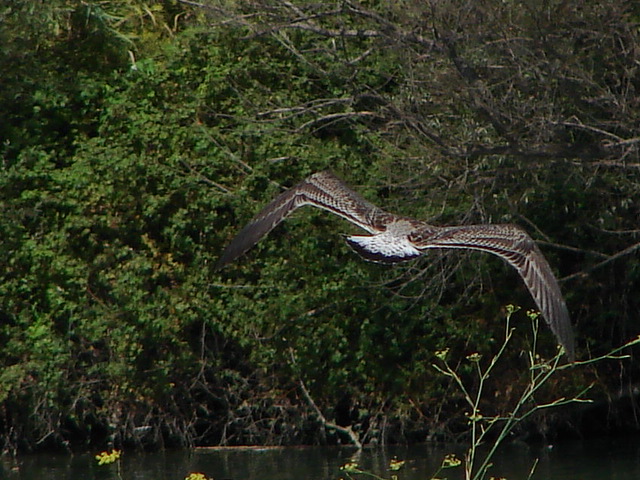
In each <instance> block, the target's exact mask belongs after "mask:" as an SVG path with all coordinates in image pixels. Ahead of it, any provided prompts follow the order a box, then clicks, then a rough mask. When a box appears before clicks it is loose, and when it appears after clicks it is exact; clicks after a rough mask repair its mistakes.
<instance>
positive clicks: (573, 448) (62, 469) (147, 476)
mask: <svg viewBox="0 0 640 480" xmlns="http://www.w3.org/2000/svg"><path fill="white" fill-rule="evenodd" d="M96 453H97V452H96ZM448 453H456V454H457V455H458V456H459V457H462V456H463V455H464V449H463V448H462V447H459V446H450V447H448V446H442V445H418V446H412V447H399V446H398V447H388V448H365V449H364V450H363V451H362V452H361V453H360V454H359V455H358V454H357V452H356V450H355V449H353V448H350V447H301V448H248V449H247V448H241V449H196V450H191V451H166V452H159V453H147V454H134V453H132V454H128V453H127V452H126V451H125V452H124V454H123V456H122V459H121V462H120V475H121V478H122V480H183V479H184V478H185V477H186V476H187V475H189V473H192V472H201V473H204V474H205V475H206V476H207V477H211V478H214V479H215V480H294V479H295V480H337V479H339V478H345V474H344V473H343V472H342V471H341V470H340V466H342V465H344V464H345V463H347V462H350V461H352V460H356V461H357V462H358V463H359V465H360V466H361V468H362V469H364V470H366V471H369V472H372V473H375V474H377V475H380V476H381V477H383V478H385V479H388V478H390V477H391V475H392V474H397V475H398V480H426V479H429V478H431V476H432V475H433V474H434V472H435V471H436V470H437V468H438V466H439V465H440V463H441V461H442V458H443V457H444V455H446V454H448ZM394 457H397V458H398V459H400V460H405V461H406V463H405V465H404V467H403V468H402V469H401V470H400V471H398V472H390V471H389V470H388V465H389V462H390V460H391V459H392V458H394ZM534 465H535V471H534V474H533V476H532V477H531V478H533V479H537V480H638V479H640V438H638V437H632V438H623V439H599V440H588V441H587V440H584V441H574V442H566V443H560V444H557V445H553V446H546V445H539V446H531V445H526V444H511V445H507V446H505V447H504V448H503V449H501V451H500V452H499V455H498V456H496V458H495V462H494V467H493V468H492V470H490V474H491V475H493V476H495V477H506V478H507V479H509V480H524V479H527V478H528V476H529V473H530V471H531V469H532V467H533V466H534ZM439 476H440V477H447V478H449V479H450V480H456V479H462V478H464V476H463V473H462V471H461V469H460V468H458V469H450V470H447V471H446V472H441V473H440V475H439ZM353 477H354V478H362V479H369V478H371V477H365V476H361V475H353ZM118 478H120V477H118V467H117V465H108V466H98V464H97V461H96V460H95V458H94V455H89V454H84V455H51V454H46V455H45V454H39V455H24V456H20V457H18V459H17V460H14V459H11V458H3V459H2V460H1V461H0V479H2V480H4V479H7V480H45V479H46V480H48V479H55V480H58V479H60V480H109V479H118Z"/></svg>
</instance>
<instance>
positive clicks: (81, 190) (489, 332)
mask: <svg viewBox="0 0 640 480" xmlns="http://www.w3.org/2000/svg"><path fill="white" fill-rule="evenodd" d="M294 3H295V8H297V9H300V11H295V9H292V7H291V6H288V7H287V8H284V7H282V8H276V6H274V5H272V4H271V2H265V3H264V4H260V3H256V4H255V5H254V4H253V3H250V4H244V3H238V4H236V3H235V2H232V4H231V5H230V6H228V7H229V10H227V11H225V10H221V9H220V8H218V7H219V6H218V7H216V8H214V7H213V6H211V7H210V8H204V9H200V8H195V7H190V6H187V5H186V4H184V3H182V2H171V1H154V2H139V1H137V0H123V1H112V2H102V3H99V4H98V3H91V2H89V3H87V2H75V1H71V0H56V1H53V2H48V3H46V5H45V4H42V5H39V7H38V8H35V7H34V6H33V2H27V1H15V2H10V3H9V4H7V5H4V6H2V7H0V22H2V25H3V28H2V30H1V31H0V41H1V42H2V45H3V49H2V51H1V52H0V66H1V67H2V68H1V70H0V71H1V72H2V85H3V88H2V90H1V91H0V111H1V112H2V114H3V120H4V121H3V122H2V124H0V139H1V140H2V145H1V146H0V155H1V156H2V164H1V166H0V169H1V175H0V208H1V210H2V212H3V215H1V216H0V231H1V232H2V234H1V235H0V258H1V259H2V260H0V262H1V267H2V268H0V344H2V345H3V348H2V350H0V365H2V368H1V369H0V403H1V404H2V408H1V409H0V411H1V412H2V414H1V415H0V438H2V445H3V448H4V449H14V448H18V447H19V448H25V449H29V448H32V449H33V448H43V447H46V446H60V445H64V444H66V442H67V441H71V442H72V443H73V442H77V444H78V445H81V444H84V442H103V443H105V442H116V443H122V442H132V443H144V442H145V441H149V439H140V437H139V435H138V434H137V433H136V432H137V430H136V428H137V427H140V426H148V425H152V427H153V428H154V429H155V430H154V431H155V432H156V433H157V432H162V433H163V435H164V437H165V438H166V439H168V441H172V442H174V443H180V444H189V443H194V442H199V443H203V442H204V443H206V442H208V443H215V442H218V443H242V442H248V441H256V442H271V443H277V442H281V443H283V442H284V443H286V442H288V441H291V442H293V441H297V442H318V441H332V440H331V439H329V440H327V439H326V438H322V436H321V435H319V434H318V433H317V430H318V422H317V421H316V422H315V423H314V420H313V419H312V418H310V417H313V415H312V414H310V413H308V411H307V410H306V407H305V399H304V397H303V396H301V395H300V392H299V391H298V390H297V386H298V383H299V381H301V380H302V381H304V383H305V384H306V385H308V386H309V390H310V392H311V395H312V397H313V398H314V399H315V401H316V402H317V404H318V405H320V408H321V410H322V411H325V412H333V413H332V414H331V415H333V416H334V417H336V418H340V421H341V422H343V423H344V425H353V426H354V429H356V430H358V431H359V434H360V435H361V436H362V438H365V439H373V438H376V439H379V436H380V435H382V433H381V431H382V429H381V428H380V425H381V424H383V423H384V424H385V425H386V424H387V423H385V422H387V421H388V420H389V419H390V421H391V423H393V424H394V425H396V428H395V429H389V430H388V431H391V432H392V433H390V434H388V435H389V436H390V439H391V440H401V439H402V440H404V439H405V438H406V435H407V433H406V432H407V431H408V430H411V429H414V430H415V431H424V430H425V428H428V427H432V425H425V423H424V422H425V421H426V420H425V418H427V416H426V415H425V413H428V414H432V413H434V412H440V411H441V410H442V409H443V408H446V409H448V411H455V409H456V408H458V405H456V404H455V402H450V403H449V402H447V401H445V400H444V399H445V398H446V395H447V394H448V392H449V391H448V390H447V386H446V385H444V384H443V383H442V382H441V381H440V380H439V379H437V378H435V377H434V375H433V372H432V371H431V368H430V365H431V363H432V361H433V352H435V351H437V350H439V349H442V348H444V347H445V346H447V347H451V351H452V354H455V355H456V356H457V357H459V358H463V357H464V356H465V355H466V354H468V353H469V351H478V352H479V353H481V354H487V353H488V352H490V351H492V349H494V348H495V346H496V340H495V339H496V338H497V335H498V334H499V333H500V328H499V326H495V325H494V323H493V320H494V319H495V318H498V317H499V316H500V312H499V310H500V306H501V305H504V304H507V303H511V302H517V303H522V302H527V301H529V300H528V295H527V294H526V292H525V291H524V290H523V289H522V288H521V287H517V288H514V281H513V280H514V278H516V277H515V276H513V275H512V272H509V271H508V270H507V269H505V268H503V267H502V266H501V264H500V262H497V261H496V260H495V259H492V258H485V257H483V256H479V255H448V256H441V255H440V254H438V253H437V252H434V253H433V254H432V255H430V256H429V257H427V258H426V259H423V260H420V261H417V262H413V263H411V264H409V265H405V266H399V267H394V268H387V267H383V266H379V265H369V264H364V263H363V262H361V261H360V259H359V258H357V257H356V256H355V255H353V254H352V253H351V252H350V251H349V250H348V248H347V247H346V246H345V245H344V243H343V242H342V240H341V238H340V236H339V235H336V232H342V231H343V230H344V231H348V230H347V229H348V228H349V227H348V226H346V225H345V223H344V222H342V221H341V220H339V219H336V218H332V217H330V216H328V215H326V214H325V213H323V212H312V213H309V215H308V216H302V215H301V216H294V217H293V218H291V219H290V221H288V222H287V223H285V224H284V225H282V226H280V227H278V229H276V230H275V231H274V232H273V233H272V234H271V235H270V237H269V239H268V240H266V241H264V242H261V243H260V244H259V245H258V246H257V247H256V248H255V249H253V250H252V251H251V252H250V253H249V254H248V257H249V258H248V259H243V260H241V261H240V262H238V264H236V265H233V266H231V267H228V268H227V269H225V270H224V271H222V272H216V271H214V269H213V265H215V262H216V260H217V257H218V254H219V252H220V251H221V250H222V248H223V246H224V244H225V243H226V242H227V241H228V239H229V238H231V236H232V235H234V234H235V232H237V230H238V228H239V227H240V226H241V225H242V224H243V223H244V222H245V221H247V220H248V219H249V218H250V217H251V216H252V215H253V214H254V213H255V212H256V210H257V209H258V208H259V207H260V206H261V205H263V204H265V203H266V202H267V201H268V200H269V199H270V198H272V197H273V196H274V195H276V194H277V193H279V192H280V191H281V190H282V188H283V187H285V186H289V185H292V184H293V183H295V182H297V181H299V180H300V179H301V178H304V177H305V176H307V175H309V174H310V173H312V172H315V171H318V170H322V169H325V168H332V169H334V170H336V171H337V172H338V173H341V174H342V175H343V176H345V177H346V178H347V179H348V181H349V183H351V184H354V185H355V186H356V188H357V189H358V190H359V191H361V192H362V193H363V195H365V196H366V197H367V198H369V199H371V200H372V201H376V202H377V203H380V204H381V205H383V206H385V208H387V209H389V210H392V211H398V212H401V213H404V214H407V215H415V216H418V217H421V218H425V219H429V220H430V221H433V222H434V223H443V224H446V223H459V222H463V223H472V222H483V221H496V222H497V221H499V222H514V221H515V222H518V223H521V224H523V226H525V227H527V228H530V230H531V231H532V233H533V234H534V236H535V237H536V238H539V239H545V240H548V243H550V244H553V245H569V246H571V247H572V249H571V250H570V251H568V250H565V249H563V248H557V249H551V248H545V247H544V245H543V248H544V249H545V254H549V257H550V259H551V263H552V264H553V265H554V266H557V268H558V270H559V271H560V272H562V273H563V274H565V275H566V274H570V273H574V272H576V273H577V272H579V271H581V270H583V269H585V268H587V267H586V266H585V265H586V264H591V265H592V266H593V267H594V270H593V272H592V273H589V275H587V276H583V277H578V278H574V279H573V280H572V281H571V282H567V283H566V286H567V288H565V290H566V292H567V297H568V301H569V305H570V307H571V310H572V311H573V312H575V313H576V314H575V317H576V318H577V320H578V329H579V333H580V335H579V336H580V338H582V339H583V340H582V342H581V343H582V347H583V348H584V347H588V348H590V349H593V350H594V351H596V352H598V351H600V350H602V351H607V350H608V349H610V347H611V346H614V345H618V344H621V343H622V341H623V340H624V339H627V338H628V337H629V336H633V335H635V334H637V324H638V323H637V322H635V317H634V315H635V313H633V312H637V311H639V310H640V309H639V308H636V307H637V306H638V305H637V302H638V299H637V296H636V295H635V291H637V287H638V281H639V279H640V275H638V271H640V270H639V268H638V266H637V255H635V256H633V255H630V256H628V257H626V258H627V259H629V261H627V262H617V263H616V262H613V261H612V262H610V263H606V264H604V265H602V266H599V264H598V262H599V260H604V259H606V258H607V257H605V255H613V254H615V253H616V252H619V251H622V250H623V249H624V248H627V247H628V246H629V245H630V244H632V243H633V241H637V225H636V223H637V218H638V214H639V212H638V204H637V202H634V201H633V200H630V199H633V198H634V196H635V192H636V191H637V185H638V176H637V169H635V170H631V169H630V168H627V167H626V163H625V162H627V161H629V162H630V163H632V162H633V161H636V162H637V150H633V146H634V145H635V143H633V142H628V143H625V142H624V139H626V138H631V139H632V138H634V135H635V136H637V135H636V134H637V125H636V123H637V119H636V118H635V116H634V113H633V112H635V111H637V109H633V108H630V107H631V106H632V105H634V103H633V102H634V101H636V100H637V99H635V97H633V96H632V95H631V94H630V93H629V92H630V91H631V85H632V84H633V81H634V78H633V73H632V72H633V71H635V70H633V71H632V69H631V66H634V67H633V68H635V63H634V61H636V60H634V58H633V55H632V54H631V53H629V52H631V49H629V50H628V51H627V50H625V51H624V52H620V48H622V47H621V45H627V44H631V43H632V42H634V41H636V38H635V36H634V35H635V34H633V33H632V32H631V30H629V29H627V28H626V25H628V24H629V23H628V22H630V17H628V15H630V13H628V12H625V11H624V10H621V9H619V8H613V7H612V8H610V9H609V10H608V11H607V12H608V13H606V16H605V19H606V21H604V22H602V24H601V25H600V26H599V27H597V28H596V26H594V28H593V29H586V30H585V31H584V32H583V33H584V34H583V35H582V36H572V35H571V34H570V33H568V32H571V31H572V29H573V27H574V26H575V25H581V24H582V22H591V23H593V22H594V20H595V19H597V18H598V15H601V14H602V13H603V9H606V6H590V7H585V8H584V9H582V10H580V11H572V12H569V13H567V14H566V15H564V16H562V17H561V18H562V19H563V22H560V23H559V24H557V23H555V22H553V23H549V22H548V21H547V20H546V19H548V18H554V15H551V16H550V15H549V12H543V11H539V10H537V8H538V7H536V6H530V7H528V8H520V7H518V6H517V5H515V4H511V3H508V2H507V3H503V4H501V5H500V6H495V7H489V6H486V5H478V6H474V7H465V8H469V9H470V10H466V9H465V8H462V6H461V5H458V3H460V2H453V3H446V2H445V3H443V4H438V5H434V6H432V7H433V9H432V11H430V12H429V13H428V15H427V12H425V11H424V10H423V9H424V5H423V3H424V2H409V3H408V4H406V5H405V4H403V5H401V6H400V5H392V4H387V2H377V3H376V2H373V3H371V2H369V3H370V4H371V5H370V8H375V10H373V11H365V10H363V9H364V7H360V6H357V5H355V4H350V3H349V4H345V5H344V6H343V7H342V10H340V9H339V10H334V7H333V6H321V5H316V4H313V5H312V4H309V5H307V4H305V3H304V2H294ZM605 3H606V2H605ZM562 5H564V4H562ZM562 5H560V4H559V5H557V6H555V4H554V5H549V6H548V8H556V9H562V8H568V7H563V6H562ZM324 8H326V9H328V10H326V11H314V9H324ZM234 9H235V10H234ZM301 12H306V13H307V14H309V15H310V17H309V18H313V19H315V20H314V22H310V23H300V22H299V21H298V20H296V19H298V18H299V15H300V13H301ZM424 15H427V16H429V18H430V20H429V21H430V22H432V23H433V25H432V26H431V27H429V29H425V27H424V25H422V24H420V25H419V24H415V23H414V22H416V21H419V19H420V18H423V17H424ZM274 19H278V21H277V22H273V21H272V20H274ZM262 22H264V23H262ZM596 23H597V22H596ZM274 25H277V26H274ZM594 25H595V24H594ZM289 27H291V28H289ZM427 30H429V31H431V33H429V32H428V31H427ZM417 32H421V33H420V35H418V33H417ZM612 32H614V33H616V35H618V37H617V38H620V42H618V43H615V42H611V41H610V40H609V38H610V37H611V38H613V37H612V35H611V34H612ZM429 35H432V36H429ZM625 42H627V43H625ZM585 45H586V46H585ZM620 53H624V55H620ZM567 58H569V59H571V60H572V61H565V60H566V59H567ZM462 64H464V65H466V69H465V68H462V67H460V65H462ZM469 72H473V73H474V75H473V78H471V77H469V76H468V74H469ZM522 72H524V73H522ZM615 78H618V79H619V82H620V83H619V84H618V83H616V82H617V80H615ZM607 99H610V100H607ZM623 113H624V115H623ZM574 117H575V118H577V119H579V120H580V121H581V122H583V126H582V127H580V126H576V125H579V122H578V121H574V120H575V118H574ZM603 131H605V132H609V133H608V134H607V135H605V137H606V138H604V140H607V141H609V142H613V143H612V144H607V145H609V147H606V148H604V147H602V144H603V137H602V136H601V134H602V132H603ZM618 141H619V143H615V142H618ZM583 145H584V147H582V146H583ZM577 146H579V148H578V147H577ZM583 154H584V155H586V160H584V161H582V160H581V155H583ZM558 159H561V160H558ZM562 159H563V160H562ZM632 159H633V160H632ZM310 232H313V233H314V234H313V235H311V234H310ZM594 251H597V252H605V253H599V254H598V253H596V254H594V253H593V252H594ZM636 253H637V251H636ZM594 259H595V260H594ZM595 267H598V268H595ZM518 285H519V284H518ZM594 292H595V293H594ZM600 292H602V294H600ZM516 338H517V339H518V341H520V342H521V343H522V344H523V345H525V344H526V341H527V340H526V338H527V336H526V334H525V333H523V334H522V335H519V334H518V335H516ZM516 338H514V341H516ZM550 342H551V340H550V339H547V343H550ZM546 347H548V350H547V351H552V348H553V347H552V345H546ZM586 350H587V349H586V348H584V350H583V351H586ZM631 374H635V372H631ZM613 377H615V375H614V376H613ZM579 381H580V379H578V380H576V382H579ZM604 388H605V387H604V386H603V389H604ZM247 405H249V406H247ZM282 405H284V407H281V406H282ZM36 407H37V410H36V414H34V415H31V414H30V413H29V412H32V411H34V409H35V408H36ZM194 412H195V413H194ZM247 412H249V413H247ZM331 415H329V416H331ZM305 422H306V423H305ZM287 423H289V424H294V423H295V424H296V425H298V426H300V425H311V426H310V427H309V428H308V430H309V431H312V433H304V429H298V431H297V432H296V433H291V432H290V431H289V430H287V428H288V427H286V425H287ZM445 423H446V422H445ZM264 425H268V428H267V427H264ZM279 429H280V431H282V432H289V433H287V435H289V437H288V438H287V439H285V440H283V439H282V437H277V435H278V433H277V431H278V430H279ZM447 429H449V430H450V431H453V430H455V425H453V426H452V425H449V424H448V425H446V427H445V431H444V432H441V433H443V434H446V433H447V431H446V430H447ZM301 431H303V433H300V432H301ZM225 432H226V433H225ZM265 432H266V433H265ZM273 432H276V433H273ZM137 435H138V436H137ZM225 435H226V436H225ZM282 435H283V436H284V434H282ZM157 438H159V434H158V435H157V436H156V439H157Z"/></svg>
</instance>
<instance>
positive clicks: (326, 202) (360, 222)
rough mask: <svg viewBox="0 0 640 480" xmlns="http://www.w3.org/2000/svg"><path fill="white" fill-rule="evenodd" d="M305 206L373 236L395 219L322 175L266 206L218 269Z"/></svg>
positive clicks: (330, 175) (227, 251)
mask: <svg viewBox="0 0 640 480" xmlns="http://www.w3.org/2000/svg"><path fill="white" fill-rule="evenodd" d="M304 205H312V206H314V207H318V208H322V209H325V210H329V211H330V212H332V213H335V214H336V215H339V216H341V217H343V218H345V219H347V220H349V221H350V222H351V223H354V224H355V225H357V226H359V227H361V228H363V229H365V230H367V231H368V232H370V233H377V232H380V231H383V230H384V228H385V227H384V225H385V223H386V222H387V221H388V220H389V219H390V218H394V217H395V216H394V215H392V214H390V213H387V212H384V211H383V210H381V209H380V208H378V207H376V206H375V205H374V204H372V203H371V202H368V201H367V200H365V199H364V198H362V197H361V196H360V195H358V194H357V193H356V192H354V191H353V190H351V189H350V188H349V187H347V186H346V185H345V184H344V183H343V182H342V180H340V179H339V178H338V177H336V176H335V175H334V174H333V173H331V172H329V171H325V172H319V173H316V174H314V175H311V176H310V177H308V178H306V179H305V180H303V181H302V182H300V183H298V184H297V185H296V186H294V187H292V188H290V189H289V190H287V191H285V192H283V193H282V194H280V195H279V196H278V197H276V198H275V200H273V201H272V202H271V203H269V204H268V205H267V206H266V207H264V208H263V209H262V211H261V212H260V213H259V214H258V215H256V216H255V217H254V218H253V219H252V220H251V221H250V222H249V224H248V225H247V226H246V227H244V228H243V229H242V230H241V231H240V233H238V234H237V235H236V236H235V237H234V238H233V239H232V240H231V242H230V243H229V245H228V246H227V248H226V249H225V251H224V252H223V253H222V256H221V257H220V260H219V261H218V264H217V268H222V267H223V266H225V265H226V264H228V263H230V262H232V261H233V260H235V259H236V258H238V257H239V256H241V255H242V254H243V253H245V252H246V251H247V250H249V249H250V248H251V247H253V246H254V245H255V244H256V243H258V241H259V240H260V239H261V238H262V237H264V236H265V235H267V234H268V233H269V232H270V231H271V230H272V229H273V228H274V227H275V226H276V225H278V224H279V223H280V222H282V221H283V220H284V219H285V218H287V216H289V215H290V214H291V213H292V212H293V211H294V210H296V209H297V208H299V207H302V206H304Z"/></svg>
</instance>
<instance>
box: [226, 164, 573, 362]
mask: <svg viewBox="0 0 640 480" xmlns="http://www.w3.org/2000/svg"><path fill="white" fill-rule="evenodd" d="M304 205H311V206H312V207H317V208H321V209H324V210H328V211H329V212H331V213H334V214H336V215H338V216H340V217H342V218H345V219H346V220H348V221H349V222H351V223H353V224H355V225H357V226H358V227H360V228H362V229H363V230H366V231H367V232H368V233H369V234H368V235H351V236H348V237H346V241H347V243H348V244H349V245H350V246H351V248H353V249H354V250H355V251H356V252H357V253H358V254H360V255H361V256H362V257H363V258H365V259H366V260H370V261H374V262H381V263H397V262H403V261H405V260H410V259H412V258H415V257H418V256H420V255H423V254H425V253H426V252H427V250H429V249H431V248H458V249H465V250H480V251H482V252H489V253H493V254H494V255H497V256H498V257H500V258H502V259H503V260H505V261H506V262H507V263H508V264H509V265H511V266H512V267H514V268H515V269H516V270H517V271H518V273H519V274H520V276H521V277H522V279H523V281H524V283H525V285H526V286H527V288H528V289H529V292H530V293H531V296H532V297H533V299H534V301H535V303H536V305H537V306H538V309H539V310H540V311H541V312H542V316H543V317H544V319H545V321H546V322H547V324H548V325H549V327H550V328H551V331H552V332H553V334H554V335H555V337H556V339H557V341H558V343H559V344H560V345H562V346H563V347H564V352H565V354H566V356H567V358H568V359H569V360H570V361H573V360H574V358H575V353H574V338H573V330H572V327H571V321H570V319H569V312H568V310H567V306H566V304H565V301H564V298H563V297H562V292H561V291H560V286H559V285H558V281H557V280H556V277H555V276H554V274H553V272H552V271H551V267H550V266H549V263H548V262H547V259H546V258H545V257H544V255H543V254H542V252H541V251H540V249H539V248H538V246H537V245H536V244H535V242H534V241H533V239H532V238H531V237H530V236H529V235H528V234H527V232H525V231H524V230H523V229H522V228H520V227H518V226H517V225H511V224H504V225H493V224H487V225H461V226H448V227H438V226H434V225H430V224H428V223H426V222H423V221H420V220H417V219H414V218H410V217H403V216H400V215H395V214H393V213H389V212H385V211H384V210H382V209H380V208H378V207H377V206H376V205H374V204H372V203H371V202H368V201H367V200H365V199H364V198H362V197H361V196H360V195H358V194H357V193H356V192H354V191H353V190H351V189H350V188H349V187H348V186H347V185H346V184H345V183H344V182H343V181H342V180H340V179H339V178H338V177H336V176H335V175H334V174H333V173H332V172H330V171H324V172H319V173H315V174H313V175H311V176H310V177H308V178H306V179H305V180H303V181H302V182H300V183H298V184H297V185H296V186H294V187H292V188H290V189H289V190H286V191H285V192H283V193H282V194H280V195H279V196H278V197H276V198H275V199H274V200H273V201H272V202H271V203H269V204H268V205H267V206H266V207H264V209H262V211H261V212H260V213H259V214H258V215H256V216H255V217H254V218H253V219H252V220H251V221H250V222H249V224H248V225H247V226H245V227H244V228H243V229H242V230H241V231H240V232H239V233H238V234H237V235H236V236H235V237H234V238H233V240H231V242H230V243H229V245H228V246H227V248H226V249H225V250H224V252H223V253H222V256H221V257H220V260H219V261H218V264H217V268H222V267H224V266H225V265H227V264H228V263H230V262H232V261H234V260H235V259H236V258H238V257H240V256H241V255H242V254H244V253H245V252H246V251H247V250H249V249H250V248H251V247H253V246H254V245H255V244H256V243H258V241H259V240H260V239H261V238H262V237H264V236H265V235H267V234H268V233H269V232H270V231H271V230H272V229H273V228H274V227H276V225H278V224H279V223H280V222H282V221H283V220H284V219H285V218H287V217H288V216H289V215H290V214H291V213H292V212H293V211H294V210H296V209H298V208H300V207H302V206H304Z"/></svg>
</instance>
